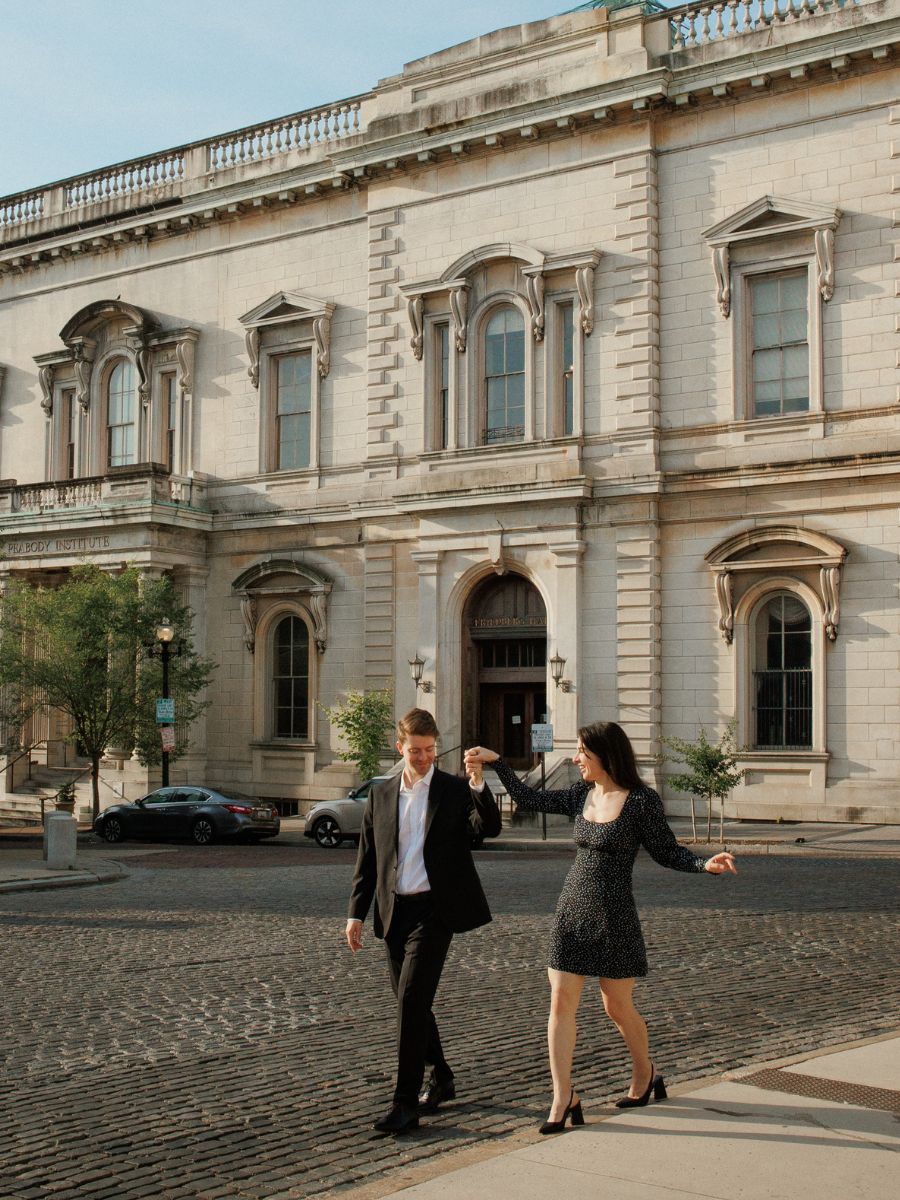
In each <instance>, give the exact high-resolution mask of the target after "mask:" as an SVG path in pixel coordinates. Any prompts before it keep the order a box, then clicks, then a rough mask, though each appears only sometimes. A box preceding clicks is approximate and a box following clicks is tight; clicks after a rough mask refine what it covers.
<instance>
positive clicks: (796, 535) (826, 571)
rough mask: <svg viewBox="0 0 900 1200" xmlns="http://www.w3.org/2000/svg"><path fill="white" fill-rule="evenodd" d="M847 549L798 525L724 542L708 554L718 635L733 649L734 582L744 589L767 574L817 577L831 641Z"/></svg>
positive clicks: (750, 532) (834, 634) (758, 531)
mask: <svg viewBox="0 0 900 1200" xmlns="http://www.w3.org/2000/svg"><path fill="white" fill-rule="evenodd" d="M847 553H848V552H847V548H846V546H842V545H841V544H840V542H837V541H835V539H834V538H832V537H829V536H828V535H827V534H824V533H818V532H816V531H815V530H811V529H800V528H797V527H794V526H769V527H766V528H760V529H748V530H744V532H742V533H738V534H735V536H734V537H731V538H728V539H727V540H726V541H724V542H720V543H719V545H718V546H716V547H715V548H714V549H713V550H710V551H709V553H708V554H707V555H706V559H705V561H706V563H707V565H708V566H709V568H710V569H711V570H712V571H713V573H714V576H715V586H716V598H717V600H718V602H719V630H720V632H721V634H722V637H723V638H724V639H725V641H726V642H727V643H728V644H729V645H731V642H732V640H733V636H734V615H735V600H736V597H735V578H736V577H737V578H739V579H741V580H742V586H743V587H746V586H750V585H751V584H752V583H753V582H754V580H756V579H759V578H761V577H765V576H766V575H784V574H785V573H787V574H790V575H793V576H796V578H798V579H802V578H807V579H809V578H810V577H815V576H817V578H816V583H817V584H818V595H819V599H820V600H821V603H822V611H823V618H822V619H823V624H824V626H825V632H826V634H827V636H828V638H829V640H830V641H832V642H833V641H834V640H835V638H836V637H837V631H838V623H839V620H840V588H841V566H842V565H843V562H844V560H845V559H846V557H847Z"/></svg>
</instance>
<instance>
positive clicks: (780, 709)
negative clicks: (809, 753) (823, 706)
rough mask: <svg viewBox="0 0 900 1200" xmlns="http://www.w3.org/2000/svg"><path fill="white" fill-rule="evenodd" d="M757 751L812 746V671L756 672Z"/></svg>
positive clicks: (802, 748)
mask: <svg viewBox="0 0 900 1200" xmlns="http://www.w3.org/2000/svg"><path fill="white" fill-rule="evenodd" d="M753 679H754V682H755V685H756V745H755V748H756V749H757V750H762V749H765V748H768V747H773V748H776V749H779V750H808V749H809V748H810V746H811V745H812V671H811V670H809V669H808V668H801V669H796V670H790V671H754V672H753Z"/></svg>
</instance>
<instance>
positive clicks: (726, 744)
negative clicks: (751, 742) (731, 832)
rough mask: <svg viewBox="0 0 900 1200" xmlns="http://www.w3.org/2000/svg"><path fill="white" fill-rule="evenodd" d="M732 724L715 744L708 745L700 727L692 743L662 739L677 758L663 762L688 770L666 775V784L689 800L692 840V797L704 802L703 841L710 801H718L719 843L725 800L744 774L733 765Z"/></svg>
mask: <svg viewBox="0 0 900 1200" xmlns="http://www.w3.org/2000/svg"><path fill="white" fill-rule="evenodd" d="M734 733H735V722H734V721H729V723H728V725H727V726H726V727H725V732H724V733H723V734H722V736H721V737H720V738H719V740H718V741H717V742H714V743H713V742H710V741H709V739H708V738H707V736H706V730H705V729H704V728H703V726H702V725H701V726H700V736H699V738H698V739H697V741H696V742H686V741H684V740H683V739H682V738H677V737H664V738H663V739H662V742H663V745H665V746H668V747H669V748H670V749H671V750H674V751H675V752H676V754H677V755H678V756H679V757H677V758H673V757H671V756H670V755H666V761H667V762H674V763H683V764H684V766H686V767H687V768H688V770H687V771H686V772H685V773H684V774H681V775H667V776H666V781H667V782H668V783H670V784H671V785H672V787H674V788H677V789H678V791H679V792H689V793H690V797H691V829H692V831H693V836H694V839H695V840H696V837H697V821H696V816H695V813H694V797H695V796H699V797H700V798H701V799H705V800H706V840H707V841H709V840H710V838H711V836H712V811H713V801H714V800H715V799H716V797H718V799H719V840H720V841H722V840H724V835H725V797H726V796H728V795H729V794H730V793H731V791H732V789H733V788H734V787H736V786H737V784H738V783H740V781H741V780H742V779H743V777H744V771H742V770H740V769H739V768H738V766H737V758H736V757H735V755H736V747H735V744H734Z"/></svg>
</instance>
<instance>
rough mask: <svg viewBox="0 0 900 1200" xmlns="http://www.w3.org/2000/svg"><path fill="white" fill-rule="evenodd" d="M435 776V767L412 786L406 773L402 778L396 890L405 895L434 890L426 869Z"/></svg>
mask: <svg viewBox="0 0 900 1200" xmlns="http://www.w3.org/2000/svg"><path fill="white" fill-rule="evenodd" d="M433 776H434V766H433V765H432V767H431V768H430V769H429V771H428V774H427V775H425V776H424V777H423V778H422V779H419V780H417V782H416V783H414V784H413V785H412V787H410V786H409V784H408V783H407V779H406V772H405V771H404V772H403V774H402V775H401V776H400V799H399V801H398V803H399V808H398V811H397V830H398V834H399V837H398V845H397V883H396V887H395V891H396V892H397V893H398V895H401V896H412V895H415V894H416V893H417V892H427V891H429V890H430V888H431V884H430V883H429V881H428V872H427V871H426V870H425V859H424V857H423V849H424V846H425V816H426V813H427V810H428V789H429V788H430V787H431V780H432V777H433Z"/></svg>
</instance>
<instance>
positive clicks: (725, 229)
mask: <svg viewBox="0 0 900 1200" xmlns="http://www.w3.org/2000/svg"><path fill="white" fill-rule="evenodd" d="M842 215H843V214H842V213H841V210H840V209H839V208H829V207H828V206H827V205H824V204H810V203H807V202H805V201H799V200H790V199H786V198H784V197H779V196H761V197H760V198H759V199H758V200H754V202H753V203H752V204H748V205H747V206H746V207H745V208H742V209H741V210H740V211H739V212H737V213H734V214H733V215H732V216H730V217H727V218H726V219H725V220H724V221H720V222H719V223H718V224H717V225H713V226H711V228H709V229H707V230H705V231H704V233H703V236H704V237H705V238H706V241H707V242H708V244H709V245H710V247H711V248H712V267H713V274H714V275H715V279H716V304H717V305H718V306H719V312H720V313H721V314H722V316H723V317H726V318H727V317H729V316H731V307H732V306H731V258H732V252H731V251H732V247H733V246H735V245H736V244H739V243H742V242H759V241H767V242H774V243H775V244H776V245H777V243H778V242H779V241H783V240H784V239H785V238H787V237H789V236H791V235H796V234H798V233H806V234H807V236H808V235H809V234H810V233H812V235H813V246H814V250H815V256H816V287H817V288H818V290H819V294H820V295H821V297H822V299H823V300H825V301H828V300H830V299H831V297H832V296H833V295H834V231H835V230H836V229H837V227H838V224H839V223H840V219H841V216H842Z"/></svg>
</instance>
